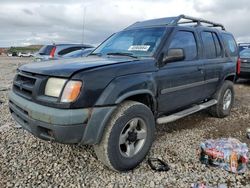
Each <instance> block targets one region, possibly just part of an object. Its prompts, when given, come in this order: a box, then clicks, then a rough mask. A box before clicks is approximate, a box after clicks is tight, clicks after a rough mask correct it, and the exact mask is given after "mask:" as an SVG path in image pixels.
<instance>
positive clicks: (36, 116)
mask: <svg viewBox="0 0 250 188" xmlns="http://www.w3.org/2000/svg"><path fill="white" fill-rule="evenodd" d="M237 59H238V48H237V45H236V43H235V40H234V37H233V35H232V34H230V33H229V32H227V31H225V28H224V27H223V25H221V24H218V23H213V22H210V21H207V20H203V19H197V18H193V17H188V16H184V15H181V16H177V17H170V18H162V19H155V20H148V21H143V22H137V23H135V24H133V25H131V26H129V27H127V28H126V29H124V30H122V31H120V32H118V33H115V34H114V35H112V36H111V37H110V38H108V39H107V40H106V41H104V42H103V43H102V44H101V45H100V46H99V47H97V48H96V49H95V50H94V51H93V52H92V53H91V54H90V55H89V56H88V57H84V58H76V59H65V60H59V61H51V62H48V63H33V64H26V65H23V66H21V67H20V68H19V69H18V72H17V74H16V76H15V79H14V83H13V89H12V91H11V92H10V94H9V107H10V112H11V114H12V116H13V117H14V119H15V120H16V121H17V122H18V123H19V124H21V125H22V127H23V128H24V129H26V130H28V131H29V132H31V133H32V134H34V135H35V136H37V137H39V138H41V139H44V140H51V141H56V142H60V143H72V144H89V145H93V146H94V149H95V153H96V155H97V157H98V159H99V160H101V161H102V162H103V163H104V164H105V165H107V166H108V167H110V168H111V169H113V170H116V171H127V170H130V169H133V168H134V167H136V166H137V165H138V164H139V163H140V162H141V161H142V160H143V159H144V158H145V156H146V155H147V153H148V151H149V150H150V147H151V144H152V142H153V140H154V133H155V123H158V124H166V123H168V122H171V121H174V120H177V119H179V118H182V117H184V116H187V115H190V114H192V113H195V112H197V111H200V110H202V109H206V108H207V109H209V111H210V113H211V114H212V115H213V116H215V117H219V118H223V117H225V116H228V115H229V114H230V111H231V108H232V106H233V103H234V89H233V83H234V80H235V77H236V62H237Z"/></svg>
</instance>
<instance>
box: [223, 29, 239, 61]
mask: <svg viewBox="0 0 250 188" xmlns="http://www.w3.org/2000/svg"><path fill="white" fill-rule="evenodd" d="M222 38H223V42H224V45H225V48H226V49H227V51H228V53H229V55H230V56H233V57H235V56H238V47H237V44H236V42H235V40H234V37H233V36H232V35H230V34H226V33H223V34H222Z"/></svg>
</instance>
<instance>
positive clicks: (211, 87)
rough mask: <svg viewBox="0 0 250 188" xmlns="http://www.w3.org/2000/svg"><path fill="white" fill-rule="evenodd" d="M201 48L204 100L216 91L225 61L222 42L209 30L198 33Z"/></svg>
mask: <svg viewBox="0 0 250 188" xmlns="http://www.w3.org/2000/svg"><path fill="white" fill-rule="evenodd" d="M200 36H201V41H202V46H203V59H204V71H205V85H204V87H205V90H204V94H205V96H206V98H210V97H211V96H212V95H213V94H214V93H215V92H216V89H217V86H218V83H219V79H220V78H221V76H222V75H221V73H222V72H223V67H224V64H225V62H226V61H227V60H226V57H225V54H224V52H223V48H222V42H221V40H220V39H219V36H218V34H217V33H215V32H213V31H209V30H203V31H201V32H200Z"/></svg>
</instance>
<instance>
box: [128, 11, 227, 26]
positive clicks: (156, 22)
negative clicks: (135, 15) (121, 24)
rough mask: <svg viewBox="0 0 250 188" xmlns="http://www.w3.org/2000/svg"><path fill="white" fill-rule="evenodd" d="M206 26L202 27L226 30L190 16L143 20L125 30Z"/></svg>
mask: <svg viewBox="0 0 250 188" xmlns="http://www.w3.org/2000/svg"><path fill="white" fill-rule="evenodd" d="M204 23H205V24H206V25H203V26H207V27H220V28H221V29H222V30H226V29H225V27H224V26H223V25H222V24H219V23H214V22H211V21H208V20H204V19H201V18H194V17H191V16H186V15H183V14H182V15H180V16H176V17H167V18H158V19H152V20H145V21H141V22H136V23H134V24H132V25H130V26H128V27H127V28H125V29H131V28H138V27H151V26H160V25H171V26H177V25H181V24H186V25H188V24H191V25H188V26H201V25H202V24H204Z"/></svg>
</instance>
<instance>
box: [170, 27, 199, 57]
mask: <svg viewBox="0 0 250 188" xmlns="http://www.w3.org/2000/svg"><path fill="white" fill-rule="evenodd" d="M171 48H182V49H183V50H184V54H185V60H194V59H196V57H197V55H198V53H197V44H196V40H195V37H194V34H193V32H190V31H178V32H177V33H176V34H175V36H174V37H173V39H172V41H171V43H170V45H169V49H171Z"/></svg>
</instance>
